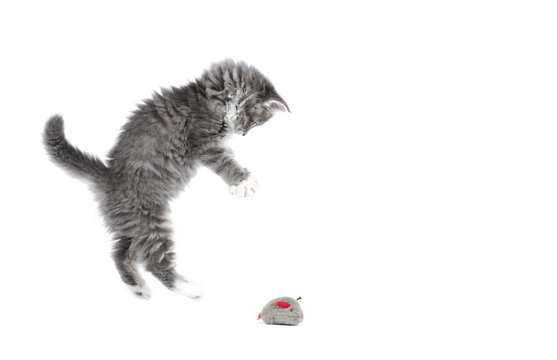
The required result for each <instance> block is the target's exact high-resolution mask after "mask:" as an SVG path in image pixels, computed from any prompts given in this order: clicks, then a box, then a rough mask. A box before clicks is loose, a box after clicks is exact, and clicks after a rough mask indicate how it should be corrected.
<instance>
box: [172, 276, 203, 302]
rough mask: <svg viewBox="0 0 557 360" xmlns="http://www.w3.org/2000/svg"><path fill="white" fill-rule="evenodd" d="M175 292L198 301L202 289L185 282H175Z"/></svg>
mask: <svg viewBox="0 0 557 360" xmlns="http://www.w3.org/2000/svg"><path fill="white" fill-rule="evenodd" d="M175 289H176V292H178V293H180V294H182V295H186V296H187V297H189V298H192V299H198V298H200V297H201V295H203V288H202V287H201V286H200V285H197V284H195V283H192V282H189V281H186V280H177V281H176V284H175Z"/></svg>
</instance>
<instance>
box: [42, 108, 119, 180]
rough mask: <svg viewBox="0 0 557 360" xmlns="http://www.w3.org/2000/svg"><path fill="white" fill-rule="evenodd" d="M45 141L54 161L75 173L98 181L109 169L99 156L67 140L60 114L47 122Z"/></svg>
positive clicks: (44, 134)
mask: <svg viewBox="0 0 557 360" xmlns="http://www.w3.org/2000/svg"><path fill="white" fill-rule="evenodd" d="M43 143H44V146H45V148H46V151H47V152H48V154H49V155H50V158H51V159H52V161H54V162H55V163H56V164H58V165H60V166H61V167H63V168H64V169H66V170H68V171H69V172H70V173H71V174H73V175H77V176H79V177H82V178H85V179H87V180H92V181H94V182H97V181H98V180H100V179H101V178H103V177H104V176H105V174H106V171H107V170H108V168H107V167H106V165H105V164H104V163H103V162H102V161H101V160H100V159H99V158H97V157H95V156H93V155H90V154H87V153H84V152H83V151H81V150H79V149H78V148H76V147H75V146H73V145H72V144H70V143H69V142H68V140H66V136H65V135H64V120H63V119H62V116H60V115H53V116H51V117H50V118H49V119H48V121H47V122H46V126H45V128H44V133H43Z"/></svg>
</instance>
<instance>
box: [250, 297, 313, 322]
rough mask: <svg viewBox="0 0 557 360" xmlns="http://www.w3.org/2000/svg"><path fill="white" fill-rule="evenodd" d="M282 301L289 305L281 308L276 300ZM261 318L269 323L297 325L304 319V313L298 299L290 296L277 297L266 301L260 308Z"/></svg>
mask: <svg viewBox="0 0 557 360" xmlns="http://www.w3.org/2000/svg"><path fill="white" fill-rule="evenodd" d="M279 301H280V302H284V303H287V304H289V305H290V306H289V307H287V308H282V307H280V306H277V305H276V303H277V302H279ZM261 320H263V322H264V323H265V324H269V325H298V324H300V323H301V322H302V321H304V313H303V312H302V308H301V306H300V303H299V302H298V300H296V299H294V298H291V297H279V298H276V299H273V300H271V301H269V302H268V303H267V305H265V306H264V307H263V310H261Z"/></svg>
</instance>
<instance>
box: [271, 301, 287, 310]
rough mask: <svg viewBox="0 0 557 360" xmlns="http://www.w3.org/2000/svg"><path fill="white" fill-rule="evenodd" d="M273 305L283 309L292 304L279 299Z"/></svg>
mask: <svg viewBox="0 0 557 360" xmlns="http://www.w3.org/2000/svg"><path fill="white" fill-rule="evenodd" d="M273 305H275V306H278V307H279V308H283V309H286V308H289V307H290V304H289V303H287V302H284V301H277V302H276V303H273Z"/></svg>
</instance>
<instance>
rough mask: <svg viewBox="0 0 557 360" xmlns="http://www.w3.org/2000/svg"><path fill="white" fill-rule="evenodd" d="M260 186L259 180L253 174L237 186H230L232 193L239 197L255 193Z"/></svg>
mask: <svg viewBox="0 0 557 360" xmlns="http://www.w3.org/2000/svg"><path fill="white" fill-rule="evenodd" d="M258 187H259V183H258V182H257V180H255V179H254V178H252V177H251V176H250V177H249V178H247V179H246V180H244V181H242V182H241V183H239V184H238V185H236V186H231V187H230V193H231V194H232V195H236V196H239V197H248V196H251V195H253V194H255V191H256V190H257V188H258Z"/></svg>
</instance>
